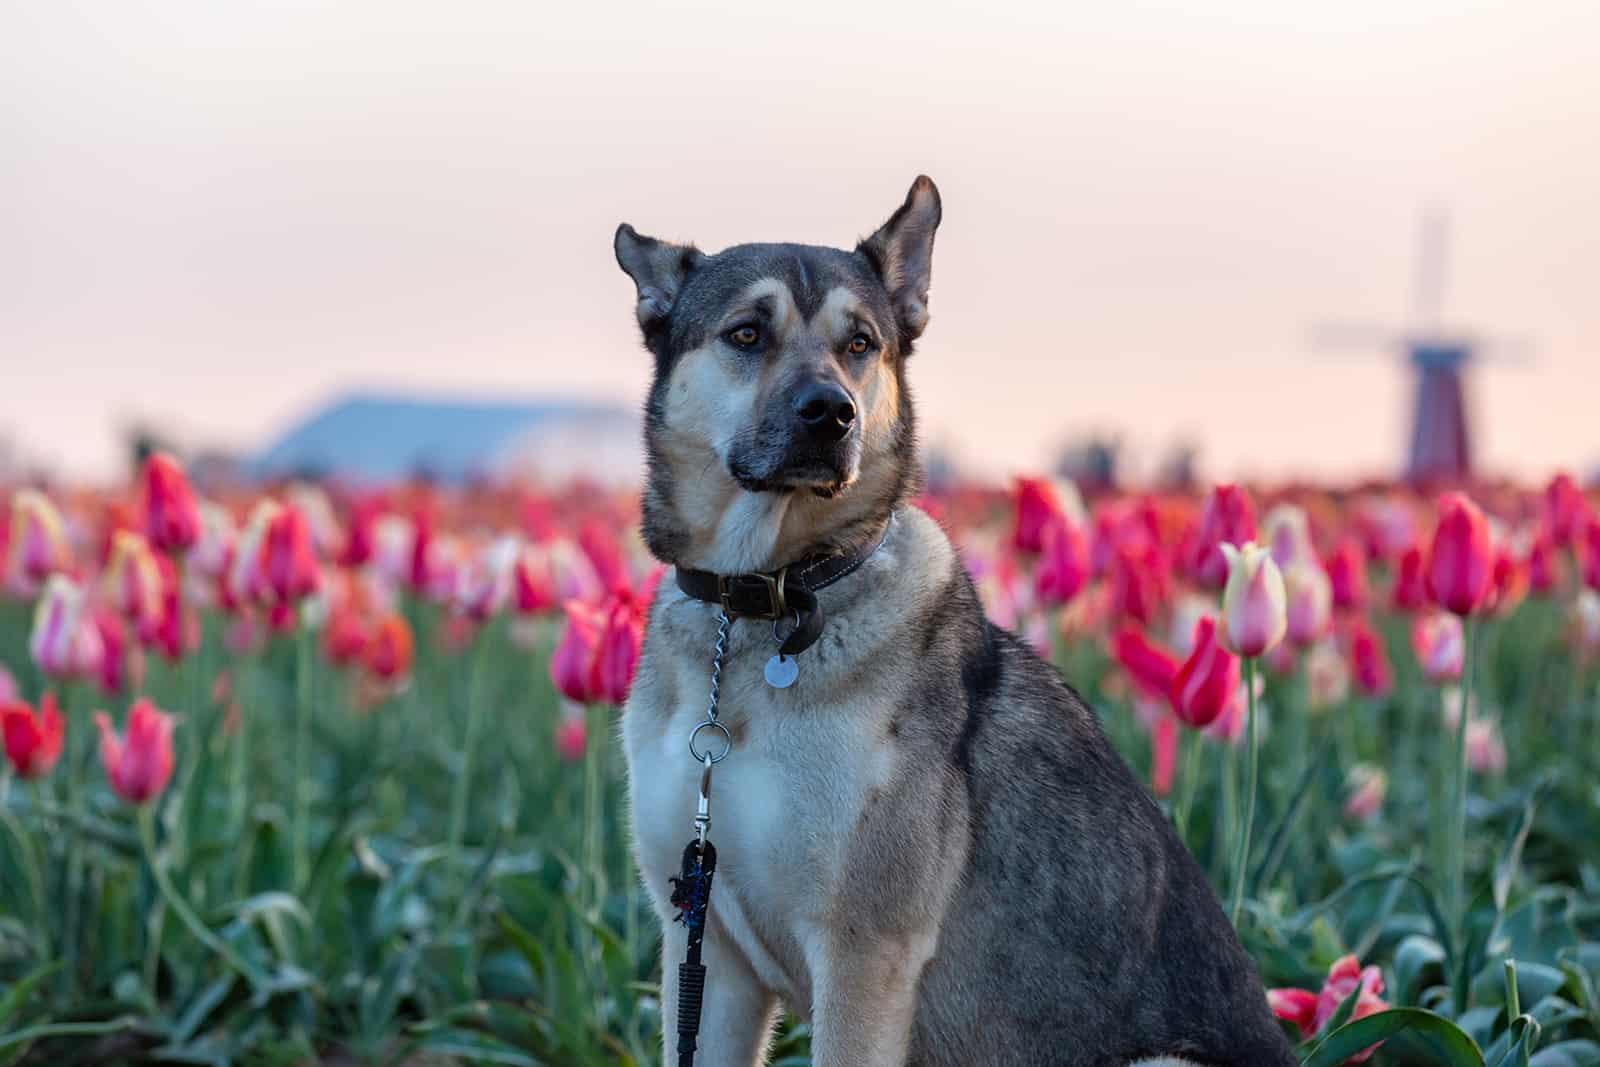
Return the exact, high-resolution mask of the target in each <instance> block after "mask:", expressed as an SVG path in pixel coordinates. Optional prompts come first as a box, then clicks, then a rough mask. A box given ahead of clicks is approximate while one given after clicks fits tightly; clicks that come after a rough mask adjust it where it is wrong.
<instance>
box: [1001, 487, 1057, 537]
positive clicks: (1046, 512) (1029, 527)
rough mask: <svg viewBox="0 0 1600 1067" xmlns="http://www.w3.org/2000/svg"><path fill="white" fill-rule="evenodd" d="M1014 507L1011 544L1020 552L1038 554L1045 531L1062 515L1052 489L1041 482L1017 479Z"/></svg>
mask: <svg viewBox="0 0 1600 1067" xmlns="http://www.w3.org/2000/svg"><path fill="white" fill-rule="evenodd" d="M1016 507H1017V514H1016V525H1015V526H1014V527H1013V529H1012V531H1011V544H1012V545H1013V546H1014V547H1015V548H1016V549H1017V550H1018V551H1019V552H1038V551H1040V550H1041V549H1043V548H1044V530H1045V527H1046V526H1047V525H1049V523H1050V521H1051V519H1053V518H1054V517H1055V516H1057V515H1059V514H1060V513H1061V504H1060V501H1058V500H1057V498H1056V489H1055V486H1054V485H1052V484H1051V483H1050V482H1049V481H1047V480H1046V479H1044V478H1018V479H1017V481H1016Z"/></svg>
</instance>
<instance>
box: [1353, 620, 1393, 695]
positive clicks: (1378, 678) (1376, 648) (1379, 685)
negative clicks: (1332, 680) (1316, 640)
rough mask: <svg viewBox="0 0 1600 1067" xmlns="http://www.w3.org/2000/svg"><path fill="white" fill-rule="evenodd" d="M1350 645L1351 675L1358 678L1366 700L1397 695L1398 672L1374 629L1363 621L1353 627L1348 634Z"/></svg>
mask: <svg viewBox="0 0 1600 1067" xmlns="http://www.w3.org/2000/svg"><path fill="white" fill-rule="evenodd" d="M1346 641H1347V643H1348V645H1349V653H1350V671H1351V674H1353V675H1354V676H1355V682H1356V689H1357V690H1359V691H1360V693H1361V695H1362V696H1366V697H1386V696H1388V695H1389V694H1390V693H1391V692H1393V691H1394V671H1393V670H1392V669H1391V668H1390V666H1389V654H1388V652H1387V651H1386V650H1385V649H1384V647H1383V639H1382V638H1380V637H1379V636H1378V634H1377V632H1376V631H1374V630H1373V629H1372V626H1371V625H1370V624H1368V623H1367V622H1366V621H1365V620H1363V619H1359V618H1358V619H1356V620H1355V621H1353V622H1352V623H1351V624H1350V628H1349V630H1348V632H1347V634H1346Z"/></svg>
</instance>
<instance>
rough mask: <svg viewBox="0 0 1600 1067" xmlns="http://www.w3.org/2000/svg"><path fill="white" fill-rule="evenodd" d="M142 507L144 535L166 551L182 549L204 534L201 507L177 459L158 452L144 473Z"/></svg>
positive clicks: (151, 456)
mask: <svg viewBox="0 0 1600 1067" xmlns="http://www.w3.org/2000/svg"><path fill="white" fill-rule="evenodd" d="M140 481H141V485H140V494H139V510H140V513H141V516H142V518H143V522H142V524H141V525H142V527H143V529H144V535H145V537H146V538H148V539H149V541H150V544H151V545H152V546H153V547H155V548H156V549H158V550H159V551H162V552H182V551H184V550H185V549H187V548H189V547H190V546H191V545H193V544H194V543H195V541H196V540H197V539H198V538H199V536H200V508H199V505H198V504H197V503H196V502H195V496H194V490H193V489H192V488H190V486H189V479H188V476H187V475H185V474H184V473H183V467H182V466H181V465H180V464H179V463H178V461H177V460H176V459H174V458H173V457H171V456H169V455H167V454H166V453H165V452H154V453H151V455H150V456H149V457H148V458H147V459H146V460H145V461H144V468H143V470H142V471H141V472H140Z"/></svg>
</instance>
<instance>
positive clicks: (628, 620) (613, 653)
mask: <svg viewBox="0 0 1600 1067" xmlns="http://www.w3.org/2000/svg"><path fill="white" fill-rule="evenodd" d="M601 611H602V618H603V619H604V624H603V626H602V627H601V630H600V635H599V639H598V641H597V643H596V645H595V651H594V659H593V661H592V662H591V663H590V666H589V687H588V688H589V693H590V699H591V700H594V701H598V702H600V703H604V704H614V705H618V706H621V704H622V703H623V702H624V701H626V700H627V699H628V690H629V689H630V688H631V687H632V685H633V675H634V671H635V670H636V669H637V668H638V666H639V648H640V645H641V644H642V643H643V641H644V608H643V605H642V604H641V603H640V602H639V601H638V599H637V598H635V597H634V595H633V593H632V591H631V590H628V589H626V588H624V589H621V590H618V591H617V592H616V593H614V594H612V597H611V599H610V600H609V601H608V602H607V604H606V606H605V607H604V608H602V609H601Z"/></svg>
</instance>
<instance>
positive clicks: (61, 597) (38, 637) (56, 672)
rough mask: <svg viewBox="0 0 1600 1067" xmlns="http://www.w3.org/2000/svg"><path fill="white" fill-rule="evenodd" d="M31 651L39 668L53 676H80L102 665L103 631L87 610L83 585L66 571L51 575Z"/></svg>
mask: <svg viewBox="0 0 1600 1067" xmlns="http://www.w3.org/2000/svg"><path fill="white" fill-rule="evenodd" d="M28 651H29V653H30V654H31V655H32V656H33V662H34V663H36V664H38V666H39V669H40V670H41V671H43V672H44V673H45V674H47V675H50V676H51V677H54V678H77V677H82V676H83V675H86V674H92V673H93V672H95V671H96V670H98V669H99V667H100V658H101V656H102V655H103V653H104V649H103V647H102V646H101V644H100V631H99V628H98V627H96V626H95V624H94V619H93V617H92V616H91V615H90V613H89V612H88V610H87V607H86V604H85V600H84V594H83V588H82V587H81V586H79V585H78V583H77V582H75V581H73V580H72V579H71V578H68V577H67V576H66V575H64V574H52V575H51V576H50V579H49V581H47V582H46V583H45V587H44V593H43V594H42V595H41V596H40V597H39V603H38V605H37V606H36V607H35V608H34V613H33V632H32V634H31V636H30V637H29V639H28Z"/></svg>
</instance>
